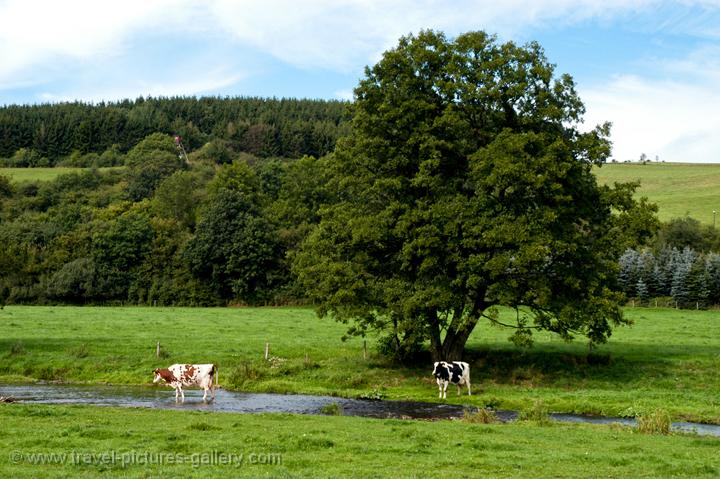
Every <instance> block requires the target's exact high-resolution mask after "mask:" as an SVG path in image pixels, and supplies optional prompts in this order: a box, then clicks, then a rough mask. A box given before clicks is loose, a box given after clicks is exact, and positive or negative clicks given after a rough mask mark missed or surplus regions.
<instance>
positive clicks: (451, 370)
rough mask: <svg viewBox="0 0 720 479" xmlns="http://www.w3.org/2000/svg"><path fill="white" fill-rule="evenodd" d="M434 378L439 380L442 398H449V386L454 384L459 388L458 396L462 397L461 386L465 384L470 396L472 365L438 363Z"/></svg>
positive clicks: (459, 362)
mask: <svg viewBox="0 0 720 479" xmlns="http://www.w3.org/2000/svg"><path fill="white" fill-rule="evenodd" d="M433 376H435V379H436V380H437V384H438V388H439V389H440V396H439V397H440V398H441V399H445V398H447V387H448V384H450V383H453V384H454V385H456V386H457V390H458V396H459V395H460V386H461V385H463V384H465V385H467V389H468V396H470V365H469V364H468V363H466V362H463V361H452V362H450V361H438V362H436V363H435V364H434V367H433Z"/></svg>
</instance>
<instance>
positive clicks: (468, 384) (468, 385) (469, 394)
mask: <svg viewBox="0 0 720 479" xmlns="http://www.w3.org/2000/svg"><path fill="white" fill-rule="evenodd" d="M466 383H467V387H468V396H472V394H471V393H470V381H466Z"/></svg>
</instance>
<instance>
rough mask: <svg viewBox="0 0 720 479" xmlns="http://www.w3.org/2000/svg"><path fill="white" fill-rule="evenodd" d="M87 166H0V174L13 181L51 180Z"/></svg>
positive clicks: (101, 169)
mask: <svg viewBox="0 0 720 479" xmlns="http://www.w3.org/2000/svg"><path fill="white" fill-rule="evenodd" d="M117 168H122V167H108V168H98V170H100V171H106V170H111V169H117ZM87 169H88V168H67V167H61V166H57V167H48V168H0V175H4V176H8V177H9V178H10V179H11V180H12V182H13V183H23V182H26V181H51V180H54V179H55V178H57V177H58V176H60V175H66V174H68V173H77V172H81V171H83V170H87Z"/></svg>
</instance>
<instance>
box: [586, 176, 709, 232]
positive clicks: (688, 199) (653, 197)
mask: <svg viewBox="0 0 720 479" xmlns="http://www.w3.org/2000/svg"><path fill="white" fill-rule="evenodd" d="M595 174H596V175H597V177H598V180H599V181H600V183H602V184H612V183H614V182H627V181H636V180H639V181H640V183H641V184H640V188H639V189H638V194H639V195H641V196H647V197H648V199H649V200H650V201H652V202H654V203H657V205H658V207H659V208H660V211H659V212H658V216H659V217H660V220H662V221H668V220H670V219H672V218H678V217H683V216H685V215H690V216H691V217H693V218H695V219H697V220H699V221H700V222H702V223H705V224H712V222H713V210H716V211H718V212H719V213H720V164H681V163H648V164H647V165H641V164H636V163H609V164H606V165H604V166H603V167H601V168H596V169H595ZM718 221H720V218H718Z"/></svg>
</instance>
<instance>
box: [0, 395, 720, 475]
mask: <svg viewBox="0 0 720 479" xmlns="http://www.w3.org/2000/svg"><path fill="white" fill-rule="evenodd" d="M0 423H2V425H3V427H2V429H0V450H2V451H3V453H2V454H0V474H2V475H3V476H4V477H15V478H24V477H28V478H31V477H32V478H35V477H95V476H102V477H129V478H144V477H281V478H282V477H287V478H324V477H327V478H336V477H347V478H353V477H358V478H369V477H393V478H397V479H400V478H413V477H427V475H428V474H429V473H430V471H434V472H437V473H438V474H449V475H452V476H453V477H498V478H501V477H527V476H528V475H532V477H537V478H545V477H548V478H549V477H553V478H575V477H607V478H626V477H636V478H641V477H693V478H703V477H708V478H709V477H717V476H718V474H720V459H719V458H718V455H717V447H718V440H717V438H706V437H699V436H694V435H684V434H673V435H670V436H660V435H646V434H640V433H638V432H636V431H634V430H632V429H629V428H626V427H621V426H617V425H613V426H590V425H568V424H561V423H537V422H533V421H518V422H515V423H511V424H472V423H467V422H464V421H437V422H432V421H410V420H382V421H381V420H376V419H364V418H357V417H340V416H326V417H323V416H293V415H287V414H272V415H265V414H263V415H255V414H224V413H208V412H200V411H193V412H187V411H162V410H151V409H118V408H111V407H89V406H43V405H32V406H29V405H21V404H0ZM370 438H371V439H370ZM63 454H65V457H64V458H63V456H62V455H63ZM103 454H105V456H104V457H103ZM221 455H223V456H222V457H224V459H223V461H224V462H225V464H222V463H221V460H219V459H217V458H219V457H221ZM169 456H171V457H172V459H171V460H172V461H173V463H172V464H168V463H167V461H168V459H167V458H168V457H169ZM135 458H137V459H135ZM213 458H215V459H213ZM41 460H43V461H46V462H51V461H52V462H55V463H52V464H38V462H39V461H41ZM160 460H162V461H164V462H166V463H165V464H163V465H158V464H156V463H157V462H159V461H160ZM123 461H124V462H125V464H123ZM133 461H134V463H133ZM143 461H144V462H143ZM151 461H152V462H153V463H150V464H147V463H148V462H151ZM201 461H205V463H202V462H201ZM209 462H214V463H213V464H208V463H209Z"/></svg>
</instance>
